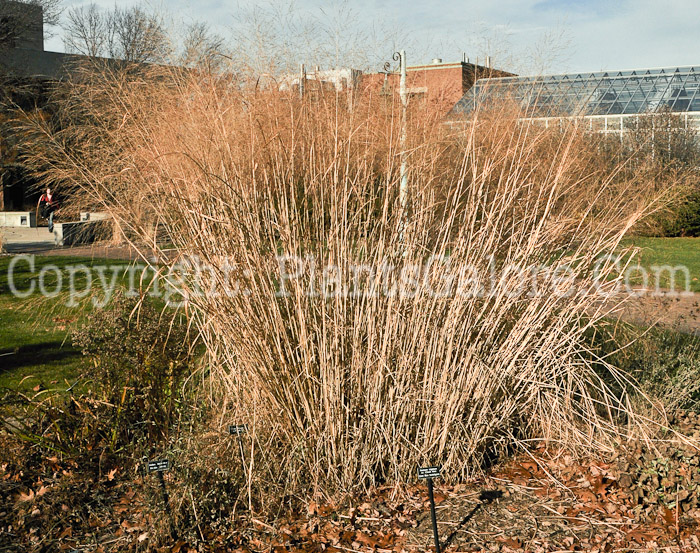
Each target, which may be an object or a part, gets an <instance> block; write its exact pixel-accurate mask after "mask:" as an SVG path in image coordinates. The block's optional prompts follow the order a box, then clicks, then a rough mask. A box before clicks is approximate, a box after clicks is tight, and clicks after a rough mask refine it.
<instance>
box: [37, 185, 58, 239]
mask: <svg viewBox="0 0 700 553" xmlns="http://www.w3.org/2000/svg"><path fill="white" fill-rule="evenodd" d="M36 209H37V211H39V212H40V214H41V216H42V217H43V218H44V219H48V220H49V232H53V216H54V213H56V211H58V203H57V202H56V199H55V198H54V195H53V194H52V193H51V189H50V188H47V189H46V192H45V193H44V194H42V195H41V197H40V198H39V202H38V203H37V204H36Z"/></svg>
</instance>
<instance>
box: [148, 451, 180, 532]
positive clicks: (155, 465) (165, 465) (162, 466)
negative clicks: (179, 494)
mask: <svg viewBox="0 0 700 553" xmlns="http://www.w3.org/2000/svg"><path fill="white" fill-rule="evenodd" d="M146 468H147V469H148V473H149V474H150V473H152V472H155V473H157V475H158V482H159V483H160V490H161V495H162V497H163V505H164V507H165V510H166V511H167V513H168V520H169V521H170V537H171V538H172V539H173V541H177V533H176V532H175V521H174V520H173V514H172V513H171V512H170V499H169V498H168V489H167V488H166V487H165V478H163V473H164V472H165V471H166V470H170V460H169V459H156V460H154V461H148V464H147V467H146Z"/></svg>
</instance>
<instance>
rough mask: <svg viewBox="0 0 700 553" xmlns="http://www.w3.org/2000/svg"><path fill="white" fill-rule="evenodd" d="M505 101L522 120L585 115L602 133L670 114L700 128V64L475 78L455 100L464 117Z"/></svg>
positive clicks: (457, 110)
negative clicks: (646, 117) (637, 119)
mask: <svg viewBox="0 0 700 553" xmlns="http://www.w3.org/2000/svg"><path fill="white" fill-rule="evenodd" d="M506 99H510V100H513V101H515V102H516V103H517V104H518V105H519V106H520V108H521V109H523V110H524V112H525V118H527V119H539V120H543V121H544V122H546V123H547V122H549V120H551V119H560V118H562V117H585V118H586V119H589V120H590V123H589V124H590V126H591V128H592V129H594V130H598V131H601V132H621V131H624V129H625V120H626V119H627V118H629V117H637V116H639V115H640V114H649V113H655V112H659V111H670V112H673V113H676V114H680V116H681V120H682V121H684V123H685V125H691V126H695V127H700V66H690V67H671V68H662V69H640V70H631V71H601V72H596V73H570V74H564V75H543V76H530V77H503V78H493V79H480V80H479V81H477V82H476V84H475V85H474V86H473V87H472V88H471V89H470V90H469V91H467V93H466V94H465V95H464V96H463V97H462V98H461V99H460V100H459V102H457V104H456V105H455V107H454V108H453V110H452V113H453V115H466V114H469V113H471V112H473V111H474V110H475V109H477V108H480V107H484V106H488V105H491V104H493V103H494V102H501V101H503V100H506Z"/></svg>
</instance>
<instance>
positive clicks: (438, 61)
mask: <svg viewBox="0 0 700 553" xmlns="http://www.w3.org/2000/svg"><path fill="white" fill-rule="evenodd" d="M441 63H442V58H433V65H440V64H441Z"/></svg>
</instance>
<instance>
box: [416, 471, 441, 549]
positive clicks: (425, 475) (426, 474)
mask: <svg viewBox="0 0 700 553" xmlns="http://www.w3.org/2000/svg"><path fill="white" fill-rule="evenodd" d="M439 477H440V467H418V478H420V479H422V480H426V481H427V484H428V501H430V518H431V519H432V522H433V538H434V540H435V553H440V537H439V536H438V529H437V518H436V516H435V496H434V495H433V478H439Z"/></svg>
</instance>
